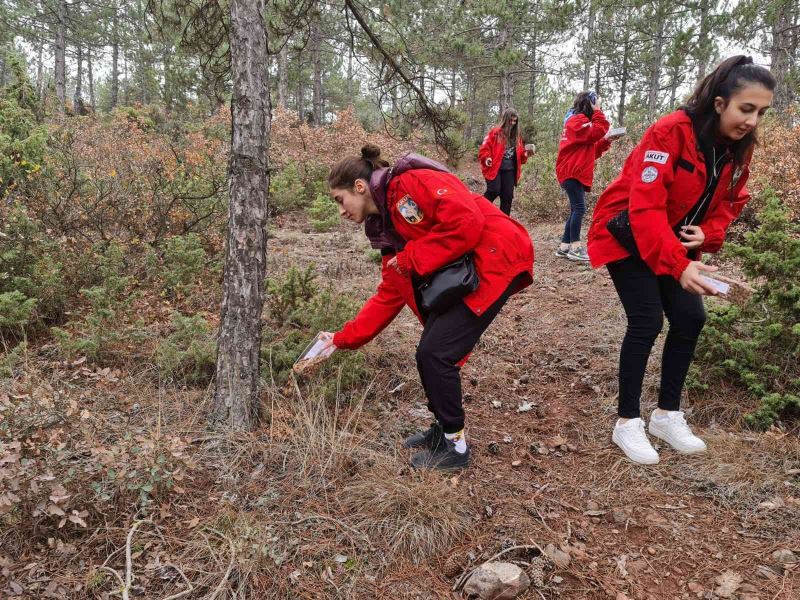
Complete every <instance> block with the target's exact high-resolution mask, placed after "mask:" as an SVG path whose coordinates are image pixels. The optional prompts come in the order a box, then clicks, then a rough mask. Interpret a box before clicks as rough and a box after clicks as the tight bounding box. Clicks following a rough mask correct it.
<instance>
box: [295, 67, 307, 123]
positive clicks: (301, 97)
mask: <svg viewBox="0 0 800 600" xmlns="http://www.w3.org/2000/svg"><path fill="white" fill-rule="evenodd" d="M297 117H298V118H299V119H300V122H302V123H305V121H306V90H305V87H304V86H303V66H302V64H301V65H300V68H299V69H298V71H297Z"/></svg>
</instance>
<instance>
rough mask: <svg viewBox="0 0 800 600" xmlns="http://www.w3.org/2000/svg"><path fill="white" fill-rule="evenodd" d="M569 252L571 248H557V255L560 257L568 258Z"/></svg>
mask: <svg viewBox="0 0 800 600" xmlns="http://www.w3.org/2000/svg"><path fill="white" fill-rule="evenodd" d="M567 253H569V248H567V249H566V250H562V249H561V248H556V256H558V257H560V258H567Z"/></svg>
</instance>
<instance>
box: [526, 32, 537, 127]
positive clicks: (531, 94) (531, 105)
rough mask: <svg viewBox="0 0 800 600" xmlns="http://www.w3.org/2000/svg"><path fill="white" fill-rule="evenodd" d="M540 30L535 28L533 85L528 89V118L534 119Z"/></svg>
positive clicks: (532, 46)
mask: <svg viewBox="0 0 800 600" xmlns="http://www.w3.org/2000/svg"><path fill="white" fill-rule="evenodd" d="M537 34H538V32H537V31H536V29H535V28H534V30H533V39H532V40H531V85H530V88H529V90H528V119H530V120H533V113H534V110H535V108H536V75H537V73H536V60H537V52H538V50H539V48H538V43H539V42H538V35H537Z"/></svg>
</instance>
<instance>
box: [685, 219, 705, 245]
mask: <svg viewBox="0 0 800 600" xmlns="http://www.w3.org/2000/svg"><path fill="white" fill-rule="evenodd" d="M680 236H681V238H683V240H684V241H682V242H681V244H682V245H683V247H684V248H686V249H687V250H694V249H696V248H699V247H700V246H702V245H703V242H705V241H706V234H705V233H703V230H702V229H700V226H699V225H686V226H684V227H681V231H680Z"/></svg>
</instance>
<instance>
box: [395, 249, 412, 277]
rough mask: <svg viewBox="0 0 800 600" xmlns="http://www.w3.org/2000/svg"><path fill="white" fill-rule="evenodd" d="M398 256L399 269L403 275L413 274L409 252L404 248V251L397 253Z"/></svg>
mask: <svg viewBox="0 0 800 600" xmlns="http://www.w3.org/2000/svg"><path fill="white" fill-rule="evenodd" d="M395 256H396V258H397V270H398V272H399V273H400V274H401V275H410V274H411V261H410V259H409V258H408V252H406V251H405V250H403V251H402V252H398V253H397V254H396V255H395Z"/></svg>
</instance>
